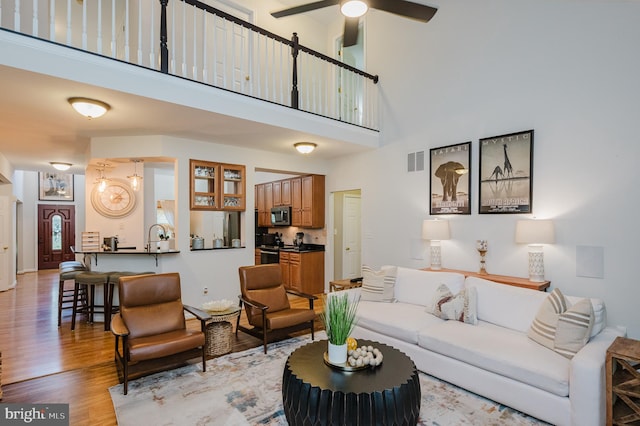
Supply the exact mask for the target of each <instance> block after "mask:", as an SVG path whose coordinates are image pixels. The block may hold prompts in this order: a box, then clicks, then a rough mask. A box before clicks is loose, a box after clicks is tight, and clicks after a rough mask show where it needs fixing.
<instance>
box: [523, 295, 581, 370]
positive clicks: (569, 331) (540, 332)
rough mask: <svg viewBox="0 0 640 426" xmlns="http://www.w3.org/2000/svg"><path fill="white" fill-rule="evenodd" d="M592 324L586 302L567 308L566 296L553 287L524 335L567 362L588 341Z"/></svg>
mask: <svg viewBox="0 0 640 426" xmlns="http://www.w3.org/2000/svg"><path fill="white" fill-rule="evenodd" d="M593 322H594V313H593V307H592V306H591V301H590V300H589V299H581V300H579V301H578V302H577V303H576V304H575V305H573V306H570V304H569V301H568V300H567V299H566V297H564V295H563V294H562V292H561V291H560V290H559V289H557V288H556V289H554V290H553V291H552V292H551V294H549V296H548V297H547V298H546V299H545V300H544V302H542V305H541V306H540V309H539V310H538V314H537V315H536V317H535V319H534V320H533V323H532V324H531V328H530V329H529V333H528V336H529V338H530V339H532V340H533V341H535V342H537V343H539V344H541V345H542V346H545V347H547V348H549V349H552V350H554V351H556V352H558V353H559V354H560V355H562V356H564V357H566V358H569V359H571V358H573V356H574V355H575V354H576V353H577V352H578V351H579V350H580V349H582V347H583V346H584V345H586V344H587V342H588V341H589V336H590V333H591V328H592V327H593Z"/></svg>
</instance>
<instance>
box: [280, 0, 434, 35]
mask: <svg viewBox="0 0 640 426" xmlns="http://www.w3.org/2000/svg"><path fill="white" fill-rule="evenodd" d="M335 5H340V10H341V12H342V14H343V15H345V21H344V35H343V42H342V44H343V46H344V47H349V46H353V45H354V44H356V43H357V42H358V22H359V20H360V16H362V15H364V14H365V13H366V12H367V10H368V9H369V8H372V9H379V10H383V11H385V12H390V13H394V14H396V15H400V16H404V17H405V18H410V19H415V20H416V21H420V22H429V20H430V19H431V18H432V17H433V15H435V13H436V12H437V11H438V9H436V8H434V7H430V6H425V5H422V4H418V3H413V2H410V1H406V0H320V1H315V2H313V3H307V4H303V5H301V6H295V7H291V8H289V9H284V10H280V11H277V12H272V13H271V16H273V17H274V18H282V17H285V16H291V15H297V14H298V13H305V12H310V11H312V10H316V9H322V8H324V7H329V6H335Z"/></svg>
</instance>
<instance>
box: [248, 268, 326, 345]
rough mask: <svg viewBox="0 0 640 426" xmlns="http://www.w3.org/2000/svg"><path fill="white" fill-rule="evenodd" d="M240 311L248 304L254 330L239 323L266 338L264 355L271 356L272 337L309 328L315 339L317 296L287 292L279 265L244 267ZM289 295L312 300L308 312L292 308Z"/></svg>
mask: <svg viewBox="0 0 640 426" xmlns="http://www.w3.org/2000/svg"><path fill="white" fill-rule="evenodd" d="M239 273H240V292H241V294H240V296H238V297H239V298H240V308H242V306H243V305H244V307H245V312H246V314H247V320H248V322H249V324H250V325H252V326H253V327H252V328H247V327H244V326H241V325H240V317H238V322H237V324H236V336H237V335H238V330H242V331H244V332H245V333H248V334H251V335H252V336H255V337H258V338H261V339H262V342H263V345H264V353H265V354H266V353H267V340H268V336H269V335H275V334H288V333H291V332H293V331H298V330H304V329H307V328H308V329H309V330H310V331H311V340H313V338H314V336H313V331H314V330H313V321H314V319H315V317H316V314H315V311H314V310H313V301H314V300H315V299H317V297H315V296H313V295H310V294H304V293H299V292H296V291H291V290H285V288H284V285H283V284H282V269H280V265H279V264H277V263H270V264H265V265H255V266H241V267H240V269H239ZM287 293H289V294H294V295H296V296H300V297H304V298H306V299H308V300H309V308H308V309H306V308H305V309H299V308H291V305H290V304H289V298H288V297H287Z"/></svg>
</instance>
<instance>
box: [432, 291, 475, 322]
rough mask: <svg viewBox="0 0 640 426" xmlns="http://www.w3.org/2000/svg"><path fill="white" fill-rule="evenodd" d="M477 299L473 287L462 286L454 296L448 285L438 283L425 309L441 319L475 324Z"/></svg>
mask: <svg viewBox="0 0 640 426" xmlns="http://www.w3.org/2000/svg"><path fill="white" fill-rule="evenodd" d="M477 299H478V294H477V292H476V288H475V287H469V288H463V289H462V290H460V292H459V293H458V294H456V295H455V296H454V295H453V294H452V293H451V290H449V287H447V286H446V285H445V284H440V286H439V287H438V289H437V290H436V294H435V297H434V300H433V302H432V303H431V305H429V306H427V308H426V311H427V312H428V313H430V314H433V315H435V316H437V317H439V318H442V319H446V320H456V321H460V322H464V323H467V324H474V325H475V324H477V323H478V313H477V304H478V303H477Z"/></svg>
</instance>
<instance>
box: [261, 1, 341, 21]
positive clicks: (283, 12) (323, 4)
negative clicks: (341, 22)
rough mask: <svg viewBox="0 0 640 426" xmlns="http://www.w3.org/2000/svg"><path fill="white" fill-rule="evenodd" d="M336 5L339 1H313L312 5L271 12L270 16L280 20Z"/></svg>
mask: <svg viewBox="0 0 640 426" xmlns="http://www.w3.org/2000/svg"><path fill="white" fill-rule="evenodd" d="M336 4H340V0H321V1H314V2H313V3H307V4H303V5H300V6H295V7H291V8H289V9H284V10H279V11H277V12H271V16H273V17H274V18H282V17H284V16H291V15H297V14H298V13H304V12H310V11H312V10H316V9H322V8H323V7H329V6H335V5H336Z"/></svg>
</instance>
